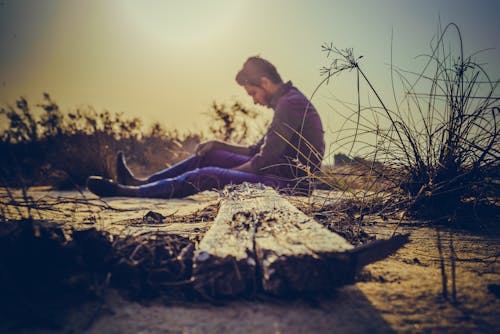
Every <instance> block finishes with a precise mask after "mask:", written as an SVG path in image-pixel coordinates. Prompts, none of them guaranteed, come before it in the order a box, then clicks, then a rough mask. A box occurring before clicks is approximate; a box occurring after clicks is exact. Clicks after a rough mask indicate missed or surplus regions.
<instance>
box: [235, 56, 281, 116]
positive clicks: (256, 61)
mask: <svg viewBox="0 0 500 334" xmlns="http://www.w3.org/2000/svg"><path fill="white" fill-rule="evenodd" d="M236 82H237V83H238V84H239V85H241V86H243V88H245V90H246V92H247V93H248V95H250V96H251V97H252V98H253V102H254V103H255V104H261V105H263V106H266V107H270V103H271V98H272V97H273V95H274V93H275V92H276V89H277V88H278V87H279V86H280V85H281V84H282V83H283V81H282V80H281V77H280V75H279V74H278V71H277V70H276V67H274V65H273V64H271V63H270V62H268V61H267V60H265V59H262V58H260V57H258V56H257V57H250V58H248V59H247V61H246V62H245V64H243V68H242V69H241V70H240V71H239V72H238V74H237V75H236Z"/></svg>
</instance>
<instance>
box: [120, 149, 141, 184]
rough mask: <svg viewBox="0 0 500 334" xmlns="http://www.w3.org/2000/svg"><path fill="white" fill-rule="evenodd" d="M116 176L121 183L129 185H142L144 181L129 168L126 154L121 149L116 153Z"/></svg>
mask: <svg viewBox="0 0 500 334" xmlns="http://www.w3.org/2000/svg"><path fill="white" fill-rule="evenodd" d="M116 178H117V180H118V183H119V184H123V185H128V186H140V185H142V184H143V183H144V182H142V181H141V180H139V179H137V178H136V177H135V176H134V174H133V173H132V171H131V170H130V169H129V168H128V166H127V163H126V162H125V155H124V154H123V152H121V151H120V152H118V154H117V155H116Z"/></svg>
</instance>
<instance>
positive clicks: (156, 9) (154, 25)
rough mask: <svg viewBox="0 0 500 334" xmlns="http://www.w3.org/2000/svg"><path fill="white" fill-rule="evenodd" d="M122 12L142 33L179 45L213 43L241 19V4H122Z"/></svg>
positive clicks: (154, 1) (214, 0) (188, 0)
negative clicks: (212, 41) (239, 17)
mask: <svg viewBox="0 0 500 334" xmlns="http://www.w3.org/2000/svg"><path fill="white" fill-rule="evenodd" d="M120 7H121V9H122V10H123V12H124V14H126V15H127V16H128V18H129V19H130V21H131V23H132V24H135V26H136V29H138V30H139V33H140V34H146V35H148V36H149V37H150V38H153V39H155V40H156V41H164V42H167V43H175V44H194V43H203V42H210V41H211V40H213V39H215V38H217V37H220V36H221V35H222V34H224V33H225V32H226V31H227V29H228V27H229V26H230V24H231V23H232V22H234V21H235V20H237V18H238V16H239V14H240V12H241V7H242V2H241V1H231V2H227V1H223V0H211V1H206V2H200V1H193V0H184V1H158V0H149V1H132V0H130V1H129V0H127V1H123V2H121V6H120Z"/></svg>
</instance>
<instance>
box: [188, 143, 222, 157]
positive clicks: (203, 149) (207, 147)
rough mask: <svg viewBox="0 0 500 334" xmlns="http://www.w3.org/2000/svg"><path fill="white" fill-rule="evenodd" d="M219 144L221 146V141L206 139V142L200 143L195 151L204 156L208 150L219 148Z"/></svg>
mask: <svg viewBox="0 0 500 334" xmlns="http://www.w3.org/2000/svg"><path fill="white" fill-rule="evenodd" d="M219 146H220V143H219V142H218V141H217V140H210V141H206V142H204V143H200V144H198V146H197V147H196V150H195V151H194V153H195V154H196V155H197V156H203V155H205V154H206V153H207V152H210V151H212V150H217V149H218V148H219Z"/></svg>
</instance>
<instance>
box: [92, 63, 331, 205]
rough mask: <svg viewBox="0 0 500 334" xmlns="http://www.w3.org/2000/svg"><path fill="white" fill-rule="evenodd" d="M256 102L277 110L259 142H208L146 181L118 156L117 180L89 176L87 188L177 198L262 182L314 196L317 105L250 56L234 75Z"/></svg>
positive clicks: (320, 140) (319, 138)
mask: <svg viewBox="0 0 500 334" xmlns="http://www.w3.org/2000/svg"><path fill="white" fill-rule="evenodd" d="M236 81H237V83H238V84H239V85H240V86H242V87H243V88H244V89H245V91H246V92H247V93H248V95H250V96H251V97H252V98H253V102H254V103H255V104H260V105H262V106H265V107H268V108H271V109H273V110H274V117H273V120H272V122H271V125H270V126H269V128H268V129H267V132H266V134H265V135H264V136H263V137H262V139H261V140H259V141H258V142H257V143H256V144H255V145H252V146H239V145H232V144H229V143H226V142H221V141H215V140H213V141H208V142H204V143H201V144H200V145H198V147H197V148H196V152H195V155H193V156H191V157H189V158H188V159H186V160H184V161H181V162H179V163H178V164H176V165H174V166H172V167H170V168H167V169H165V170H162V171H160V172H158V173H156V174H153V175H151V176H149V177H147V178H145V179H138V178H136V177H134V175H133V174H132V172H131V171H130V170H129V169H128V167H127V165H126V163H125V160H124V157H123V154H121V153H119V154H118V159H117V175H118V182H115V181H113V180H109V179H104V178H102V177H98V176H91V177H89V178H88V180H87V187H88V189H89V190H90V191H92V192H93V193H95V194H97V195H99V196H134V197H157V198H179V197H184V196H188V195H192V194H194V193H197V192H199V191H203V190H211V189H222V188H223V187H224V186H225V185H227V184H230V183H232V184H239V183H243V182H250V183H262V184H265V185H268V186H271V187H273V188H276V189H280V190H284V191H287V192H289V193H292V194H301V195H304V194H310V191H311V184H310V176H311V175H312V174H313V173H315V172H316V171H317V170H318V169H319V167H320V165H321V160H322V159H323V154H324V150H325V143H324V131H323V127H322V124H321V120H320V117H319V115H318V113H317V111H316V109H315V108H314V106H313V105H312V104H311V103H310V102H309V101H308V99H307V98H306V97H305V96H304V95H303V94H302V93H301V92H300V91H299V90H298V89H297V88H295V87H294V86H293V85H292V83H291V82H290V81H289V82H286V83H284V82H283V81H282V79H281V77H280V75H279V74H278V72H277V70H276V68H275V67H274V65H272V64H271V63H270V62H268V61H267V60H265V59H262V58H260V57H250V58H249V59H248V60H247V61H246V62H245V64H244V65H243V69H241V70H240V71H239V72H238V74H237V76H236Z"/></svg>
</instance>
